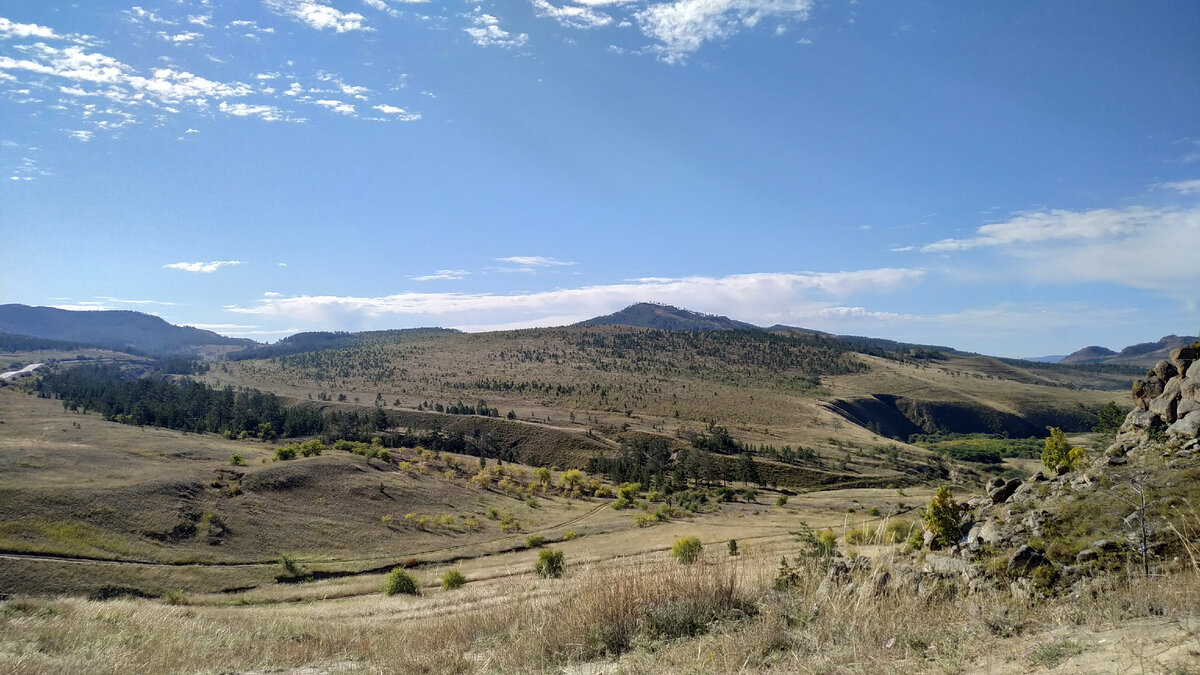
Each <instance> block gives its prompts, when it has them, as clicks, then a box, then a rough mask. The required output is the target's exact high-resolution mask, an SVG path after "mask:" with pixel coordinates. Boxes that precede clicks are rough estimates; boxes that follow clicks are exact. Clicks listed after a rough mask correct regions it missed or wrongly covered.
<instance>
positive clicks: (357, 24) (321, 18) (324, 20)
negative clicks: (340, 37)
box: [263, 0, 372, 33]
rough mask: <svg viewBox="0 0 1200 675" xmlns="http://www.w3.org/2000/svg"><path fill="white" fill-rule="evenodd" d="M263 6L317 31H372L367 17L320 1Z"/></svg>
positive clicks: (268, 1)
mask: <svg viewBox="0 0 1200 675" xmlns="http://www.w3.org/2000/svg"><path fill="white" fill-rule="evenodd" d="M263 4H265V5H266V6H267V8H268V9H270V10H271V11H272V12H275V13H276V14H279V15H281V16H290V17H292V18H294V19H298V20H299V21H301V22H303V23H305V24H308V26H309V27H311V28H315V29H317V30H325V29H331V30H333V31H334V32H336V33H347V32H350V31H370V30H372V29H371V28H370V27H369V26H367V25H366V22H365V21H366V17H364V16H363V15H362V14H359V13H358V12H342V11H340V10H338V9H335V8H333V7H330V6H329V5H327V4H325V3H324V2H320V1H319V0H264V2H263Z"/></svg>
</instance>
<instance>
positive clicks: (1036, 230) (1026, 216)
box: [921, 206, 1165, 253]
mask: <svg viewBox="0 0 1200 675" xmlns="http://www.w3.org/2000/svg"><path fill="white" fill-rule="evenodd" d="M1164 215H1165V214H1164V212H1162V211H1155V210H1151V209H1147V208H1145V207H1141V206H1133V207H1129V208H1126V209H1097V210H1094V211H1067V210H1064V209H1052V210H1049V211H1034V212H1030V213H1023V214H1021V215H1019V216H1017V217H1016V218H1013V219H1011V220H1008V221H1005V222H1003V223H993V224H991V225H984V226H982V227H980V228H979V229H978V230H976V234H975V236H974V237H969V238H966V239H942V240H941V241H936V242H934V243H932V244H926V245H925V246H922V247H921V251H923V252H925V253H937V252H946V251H965V250H968V249H972V248H979V247H983V246H1006V245H1011V244H1031V243H1037V242H1044V241H1055V240H1057V241H1062V240H1077V239H1099V238H1107V237H1113V236H1120V235H1128V234H1131V233H1134V232H1137V231H1139V230H1143V229H1145V228H1146V227H1147V226H1148V225H1150V224H1152V223H1154V222H1155V221H1158V220H1160V219H1161V218H1162V217H1163V216H1164Z"/></svg>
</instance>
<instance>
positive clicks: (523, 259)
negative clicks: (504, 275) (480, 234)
mask: <svg viewBox="0 0 1200 675" xmlns="http://www.w3.org/2000/svg"><path fill="white" fill-rule="evenodd" d="M492 260H495V261H497V262H506V263H512V264H514V265H520V266H521V267H569V266H571V265H575V264H577V263H573V262H568V261H565V260H556V259H554V258H547V257H545V256H540V255H514V256H509V257H507V258H492Z"/></svg>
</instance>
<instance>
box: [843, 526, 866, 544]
mask: <svg viewBox="0 0 1200 675" xmlns="http://www.w3.org/2000/svg"><path fill="white" fill-rule="evenodd" d="M867 538H868V533H867V531H866V530H860V529H854V530H850V531H849V532H847V533H846V544H847V545H848V546H858V545H859V544H864V543H866V541H867Z"/></svg>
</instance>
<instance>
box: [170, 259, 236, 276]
mask: <svg viewBox="0 0 1200 675" xmlns="http://www.w3.org/2000/svg"><path fill="white" fill-rule="evenodd" d="M241 264H242V261H240V260H213V261H211V262H177V263H170V264H167V265H163V268H164V269H168V270H182V271H184V272H201V273H204V274H212V273H213V272H216V271H217V270H219V269H221V268H222V267H230V266H233V265H241Z"/></svg>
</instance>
